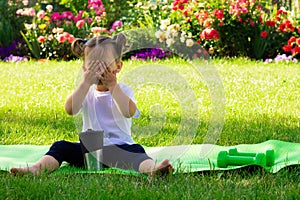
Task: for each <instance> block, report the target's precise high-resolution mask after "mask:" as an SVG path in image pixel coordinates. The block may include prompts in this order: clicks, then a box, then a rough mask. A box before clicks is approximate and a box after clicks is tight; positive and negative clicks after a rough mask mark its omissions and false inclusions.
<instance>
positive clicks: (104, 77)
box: [100, 65, 117, 88]
mask: <svg viewBox="0 0 300 200" xmlns="http://www.w3.org/2000/svg"><path fill="white" fill-rule="evenodd" d="M100 81H101V83H102V84H103V85H104V86H106V87H107V88H112V87H115V86H116V84H117V77H116V73H115V72H112V71H111V70H110V68H109V67H108V66H107V65H106V66H105V67H104V72H103V73H102V74H101V78H100Z"/></svg>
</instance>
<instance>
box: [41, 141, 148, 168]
mask: <svg viewBox="0 0 300 200" xmlns="http://www.w3.org/2000/svg"><path fill="white" fill-rule="evenodd" d="M46 155H50V156H52V157H54V158H55V159H56V160H57V161H58V162H59V165H61V163H62V162H63V161H65V162H67V163H69V164H70V165H71V166H75V167H80V168H83V167H84V158H83V155H82V151H81V145H80V143H78V142H68V141H65V140H61V141H57V142H55V143H53V145H52V146H51V147H50V149H49V151H48V152H47V153H46ZM147 159H151V158H150V157H149V156H148V155H147V154H146V152H145V150H144V148H143V147H142V146H141V145H139V144H131V145H129V144H123V145H111V146H104V147H103V164H104V165H105V166H106V167H117V168H121V169H134V170H135V171H139V165H140V164H141V162H143V161H144V160H147Z"/></svg>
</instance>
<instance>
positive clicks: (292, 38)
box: [288, 36, 296, 45]
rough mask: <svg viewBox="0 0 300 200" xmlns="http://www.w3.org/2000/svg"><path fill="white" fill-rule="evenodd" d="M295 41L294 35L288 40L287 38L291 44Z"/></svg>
mask: <svg viewBox="0 0 300 200" xmlns="http://www.w3.org/2000/svg"><path fill="white" fill-rule="evenodd" d="M294 42H296V37H294V36H292V37H291V38H290V39H289V40H288V44H289V45H292V43H294Z"/></svg>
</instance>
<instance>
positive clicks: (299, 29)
mask: <svg viewBox="0 0 300 200" xmlns="http://www.w3.org/2000/svg"><path fill="white" fill-rule="evenodd" d="M298 34H300V26H298Z"/></svg>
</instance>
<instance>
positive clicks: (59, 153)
mask: <svg viewBox="0 0 300 200" xmlns="http://www.w3.org/2000/svg"><path fill="white" fill-rule="evenodd" d="M63 161H66V162H68V163H69V164H70V165H73V166H76V167H83V166H84V160H83V156H82V153H81V146H80V143H73V142H67V141H64V140H61V141H57V142H55V143H53V144H52V146H51V147H50V149H49V151H48V152H47V153H46V155H44V156H43V157H42V158H41V159H40V160H39V161H38V162H37V163H35V164H34V165H32V166H29V167H21V168H12V169H11V170H10V172H11V173H12V174H16V173H20V174H24V173H32V174H34V175H36V174H39V173H42V172H49V173H50V172H52V171H54V170H56V169H58V168H59V167H60V165H61V163H62V162H63Z"/></svg>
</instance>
